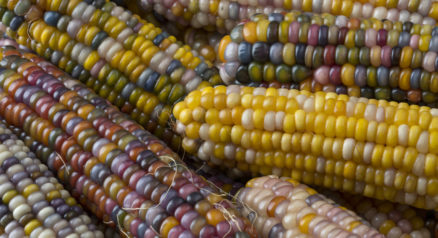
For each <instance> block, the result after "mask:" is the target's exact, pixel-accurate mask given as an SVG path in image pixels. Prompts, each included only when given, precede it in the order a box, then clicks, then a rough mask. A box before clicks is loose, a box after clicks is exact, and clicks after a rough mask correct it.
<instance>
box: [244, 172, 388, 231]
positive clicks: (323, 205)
mask: <svg viewBox="0 0 438 238" xmlns="http://www.w3.org/2000/svg"><path fill="white" fill-rule="evenodd" d="M237 199H238V201H240V202H242V203H243V205H242V206H243V210H244V211H246V213H247V215H248V216H249V217H252V218H253V220H254V221H253V222H254V223H255V226H256V227H257V231H258V232H259V234H262V235H261V236H262V237H385V236H384V235H383V234H380V233H379V232H378V231H377V230H375V229H374V228H372V227H371V226H370V225H369V224H367V222H366V221H364V220H363V219H361V218H360V217H358V216H357V215H356V214H354V212H352V211H349V210H347V209H346V208H344V207H340V206H338V205H337V204H335V203H334V202H333V201H330V200H328V199H326V198H325V197H324V196H323V195H320V194H318V193H317V192H316V191H315V190H313V189H311V188H309V187H307V186H305V185H302V184H299V183H298V182H296V181H295V180H292V179H287V178H283V179H279V178H278V177H275V176H267V177H259V178H255V179H252V180H250V181H249V182H248V183H247V184H246V187H245V188H244V189H242V190H241V191H240V192H239V193H238V197H237ZM254 212H255V213H257V214H254Z"/></svg>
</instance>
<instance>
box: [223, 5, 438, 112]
mask: <svg viewBox="0 0 438 238" xmlns="http://www.w3.org/2000/svg"><path fill="white" fill-rule="evenodd" d="M277 15H279V14H277ZM277 15H275V14H273V15H270V16H269V17H268V19H265V18H263V16H261V17H258V18H257V19H258V20H256V21H250V22H246V23H244V24H242V25H239V26H237V27H236V28H235V29H234V30H233V31H232V33H231V34H230V35H229V36H226V37H224V38H223V39H222V41H221V43H220V47H219V49H218V54H219V58H220V59H221V60H222V62H224V64H223V65H222V66H221V67H220V73H221V76H222V77H223V78H224V81H225V82H226V83H228V84H230V83H233V82H234V81H238V82H239V83H242V84H248V83H249V82H257V83H259V82H264V81H265V82H272V81H278V82H279V83H290V82H295V83H300V82H302V81H303V80H306V79H311V78H313V80H315V81H317V82H318V83H319V84H322V85H329V84H333V85H335V86H337V85H344V86H346V87H348V88H349V90H350V89H351V91H352V92H351V93H350V94H349V95H350V96H359V95H361V96H363V97H376V98H377V99H385V100H390V99H392V100H395V101H409V102H411V103H422V104H425V105H430V106H435V105H436V103H437V101H438V94H437V92H438V91H437V90H438V89H437V87H436V86H435V84H436V83H435V81H436V79H437V77H436V76H437V74H436V72H434V71H435V68H436V67H438V65H436V64H435V61H436V59H437V53H436V52H438V37H436V36H431V35H430V34H432V35H434V33H429V34H425V35H422V36H421V37H420V36H418V35H412V36H410V35H409V34H408V33H407V32H402V33H400V32H399V31H397V30H391V31H387V30H384V29H380V30H378V31H376V30H375V29H373V28H369V29H367V30H363V29H358V30H357V29H351V28H350V29H349V28H345V27H342V28H339V27H338V26H337V25H333V26H327V25H322V26H318V25H317V24H309V23H305V22H304V23H303V22H300V21H292V22H289V21H281V22H278V21H279V20H283V18H282V16H281V15H280V16H279V17H277ZM252 28H255V29H257V30H256V31H255V29H254V31H252V30H251V29H252ZM437 29H438V28H437ZM434 32H435V30H434ZM435 38H436V39H435ZM437 62H438V61H437ZM411 67H412V69H411ZM360 88H362V89H360Z"/></svg>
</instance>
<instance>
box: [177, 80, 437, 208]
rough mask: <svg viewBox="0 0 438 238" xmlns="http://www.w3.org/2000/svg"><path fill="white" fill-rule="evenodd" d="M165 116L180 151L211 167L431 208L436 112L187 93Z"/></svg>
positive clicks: (254, 93) (352, 101) (321, 99)
mask: <svg viewBox="0 0 438 238" xmlns="http://www.w3.org/2000/svg"><path fill="white" fill-rule="evenodd" d="M173 112H174V115H175V118H176V119H177V124H176V130H177V131H178V133H180V134H182V135H183V136H184V140H183V147H184V148H185V149H186V150H187V151H189V152H190V153H193V154H196V155H197V156H198V157H199V158H201V159H203V160H206V161H209V162H211V163H214V164H219V165H223V166H225V167H228V168H233V169H234V170H236V171H239V172H251V173H252V174H253V175H256V174H263V175H269V174H275V175H278V176H289V177H292V178H293V179H297V180H300V181H304V182H305V183H308V184H316V185H321V186H325V187H331V188H336V189H339V190H344V191H349V192H354V193H359V194H363V195H365V196H369V197H374V198H378V199H387V200H390V201H397V202H400V203H405V204H410V205H413V206H416V207H420V208H429V209H437V208H438V205H437V204H438V176H437V175H438V166H437V160H438V157H437V154H438V110H437V109H431V108H428V107H420V106H417V105H408V104H406V103H396V102H387V101H383V100H379V101H378V100H373V99H365V98H356V97H348V96H346V95H337V94H335V93H324V92H317V93H315V94H312V93H310V92H306V91H297V90H286V89H273V88H268V89H266V88H252V87H240V86H228V87H224V86H218V87H216V88H211V87H209V88H205V89H202V90H197V91H194V92H191V93H190V94H189V95H188V96H187V97H186V98H185V100H184V101H182V102H180V103H178V104H177V105H176V106H175V107H174V110H173Z"/></svg>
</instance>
